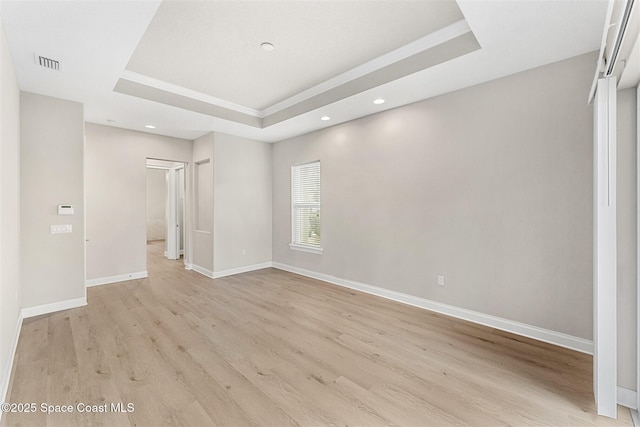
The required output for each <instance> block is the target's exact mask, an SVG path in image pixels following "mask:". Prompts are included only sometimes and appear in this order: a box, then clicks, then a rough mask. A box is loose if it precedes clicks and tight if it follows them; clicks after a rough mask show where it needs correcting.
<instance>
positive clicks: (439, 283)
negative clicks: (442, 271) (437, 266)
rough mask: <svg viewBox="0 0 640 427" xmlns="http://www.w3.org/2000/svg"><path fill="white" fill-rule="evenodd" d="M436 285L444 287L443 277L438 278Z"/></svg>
mask: <svg viewBox="0 0 640 427" xmlns="http://www.w3.org/2000/svg"><path fill="white" fill-rule="evenodd" d="M438 285H439V286H444V276H438Z"/></svg>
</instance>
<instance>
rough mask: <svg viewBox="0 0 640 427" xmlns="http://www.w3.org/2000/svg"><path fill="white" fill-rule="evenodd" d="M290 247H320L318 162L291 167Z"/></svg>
mask: <svg viewBox="0 0 640 427" xmlns="http://www.w3.org/2000/svg"><path fill="white" fill-rule="evenodd" d="M291 247H292V248H294V249H304V248H305V247H307V248H312V249H316V248H317V249H319V248H320V162H319V161H316V162H311V163H306V164H303V165H296V166H292V167H291Z"/></svg>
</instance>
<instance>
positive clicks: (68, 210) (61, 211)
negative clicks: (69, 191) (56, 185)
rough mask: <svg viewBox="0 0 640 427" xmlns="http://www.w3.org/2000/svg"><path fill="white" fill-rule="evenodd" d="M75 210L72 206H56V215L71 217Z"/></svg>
mask: <svg viewBox="0 0 640 427" xmlns="http://www.w3.org/2000/svg"><path fill="white" fill-rule="evenodd" d="M73 214H75V210H74V209H73V205H58V215H73Z"/></svg>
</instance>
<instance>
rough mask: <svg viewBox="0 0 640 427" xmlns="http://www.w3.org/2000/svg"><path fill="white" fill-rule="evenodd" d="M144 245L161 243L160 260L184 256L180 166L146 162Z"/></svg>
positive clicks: (177, 163)
mask: <svg viewBox="0 0 640 427" xmlns="http://www.w3.org/2000/svg"><path fill="white" fill-rule="evenodd" d="M146 166H147V242H153V241H155V242H158V243H159V241H164V256H165V257H166V258H167V259H170V260H178V259H180V258H181V257H184V254H185V241H186V238H185V232H186V227H185V218H186V215H185V209H186V204H185V189H186V182H185V169H186V165H185V164H184V163H182V162H175V161H168V160H159V159H147V165H146Z"/></svg>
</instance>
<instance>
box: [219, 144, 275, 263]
mask: <svg viewBox="0 0 640 427" xmlns="http://www.w3.org/2000/svg"><path fill="white" fill-rule="evenodd" d="M213 159H214V205H213V208H214V214H213V219H214V223H213V227H214V232H213V235H214V249H213V254H214V257H213V260H214V269H213V270H214V272H220V271H225V270H229V269H234V268H238V267H244V266H248V265H255V264H262V263H265V262H270V261H271V144H267V143H264V142H259V141H253V140H249V139H245V138H240V137H235V136H231V135H226V134H222V133H216V134H215V136H214V154H213Z"/></svg>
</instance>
